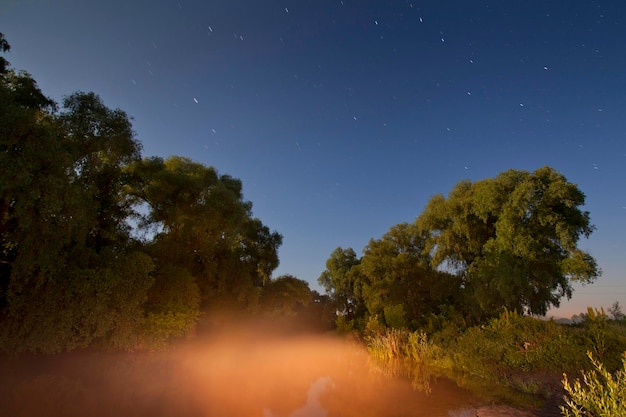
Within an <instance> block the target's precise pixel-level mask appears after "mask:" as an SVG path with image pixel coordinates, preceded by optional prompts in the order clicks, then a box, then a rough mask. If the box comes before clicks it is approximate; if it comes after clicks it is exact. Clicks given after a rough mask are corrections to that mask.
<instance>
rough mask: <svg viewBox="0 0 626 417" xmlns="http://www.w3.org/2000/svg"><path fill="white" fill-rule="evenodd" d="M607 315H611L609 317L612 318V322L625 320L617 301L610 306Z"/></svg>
mask: <svg viewBox="0 0 626 417" xmlns="http://www.w3.org/2000/svg"><path fill="white" fill-rule="evenodd" d="M609 314H610V315H611V317H613V320H624V319H625V318H626V316H625V315H624V313H623V312H622V306H621V305H620V303H619V301H615V302H614V303H613V304H611V307H610V308H609Z"/></svg>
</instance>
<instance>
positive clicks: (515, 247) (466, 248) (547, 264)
mask: <svg viewBox="0 0 626 417" xmlns="http://www.w3.org/2000/svg"><path fill="white" fill-rule="evenodd" d="M584 201H585V199H584V194H583V193H582V192H581V191H580V190H579V189H578V187H576V185H574V184H572V183H569V182H568V181H567V180H566V179H565V177H564V176H563V175H561V174H560V173H558V172H556V171H555V170H553V169H552V168H549V167H544V168H540V169H538V170H536V171H535V172H533V173H529V172H526V171H516V170H509V171H506V172H503V173H502V174H500V175H498V176H497V177H496V178H495V179H487V180H483V181H479V182H476V183H474V184H472V183H470V182H469V181H464V182H461V183H459V184H457V186H456V187H455V188H454V189H453V190H452V192H451V193H450V195H449V196H448V198H447V199H446V198H444V197H443V196H436V197H434V198H433V199H431V201H430V202H429V203H428V205H427V206H426V209H425V210H424V213H423V214H422V215H420V217H419V218H418V220H417V224H418V226H419V227H420V229H421V230H422V231H424V232H425V233H427V234H428V238H427V247H426V250H427V252H428V253H429V254H431V255H432V262H433V265H434V266H436V267H438V268H441V267H444V268H447V269H449V270H451V272H453V273H454V274H455V275H457V276H458V277H459V278H461V280H462V288H463V290H464V291H463V292H464V293H465V297H464V300H465V303H466V306H467V307H466V309H468V310H473V314H474V315H475V316H476V317H475V319H478V320H480V319H481V318H484V317H487V318H489V317H494V316H495V315H497V314H498V313H499V312H500V311H502V309H503V308H508V309H509V310H512V311H513V310H518V311H524V312H528V313H531V314H545V313H546V311H547V310H548V308H549V307H551V306H558V305H559V300H560V299H561V298H562V297H568V298H569V297H571V294H572V287H571V284H570V282H571V281H578V282H583V283H588V282H592V281H593V280H594V279H595V278H597V277H598V276H599V275H600V274H601V271H600V270H599V268H598V267H597V265H596V262H595V260H594V259H593V258H592V257H591V256H590V255H589V254H588V253H586V252H584V251H582V250H580V249H578V247H577V242H578V239H579V238H580V237H583V236H584V237H588V236H589V235H590V234H591V232H592V231H593V226H592V225H591V224H590V220H589V213H588V212H583V211H581V210H580V209H579V207H580V206H582V205H583V204H584Z"/></svg>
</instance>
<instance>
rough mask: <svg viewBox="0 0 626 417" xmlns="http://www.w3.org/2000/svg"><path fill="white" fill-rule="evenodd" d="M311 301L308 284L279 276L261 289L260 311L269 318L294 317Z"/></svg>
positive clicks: (287, 275) (294, 278) (289, 276)
mask: <svg viewBox="0 0 626 417" xmlns="http://www.w3.org/2000/svg"><path fill="white" fill-rule="evenodd" d="M312 301H313V293H312V292H311V289H310V288H309V284H308V282H306V281H304V280H301V279H298V278H296V277H294V276H293V275H289V274H286V275H281V276H279V277H277V278H275V279H272V280H270V281H269V282H267V283H266V284H265V286H264V287H263V293H262V296H261V309H262V311H263V312H264V313H265V314H268V315H270V316H294V315H296V314H297V313H298V311H299V310H301V309H302V307H306V306H308V305H309V304H310V303H311V302H312Z"/></svg>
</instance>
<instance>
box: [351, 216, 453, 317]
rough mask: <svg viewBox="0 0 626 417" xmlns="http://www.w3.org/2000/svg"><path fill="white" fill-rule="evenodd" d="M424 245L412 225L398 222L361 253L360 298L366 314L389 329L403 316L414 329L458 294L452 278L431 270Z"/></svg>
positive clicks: (441, 272)
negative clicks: (365, 308) (373, 316)
mask: <svg viewBox="0 0 626 417" xmlns="http://www.w3.org/2000/svg"><path fill="white" fill-rule="evenodd" d="M425 245H426V239H425V236H424V235H423V234H421V233H420V230H419V229H418V228H417V227H416V226H415V225H414V224H408V223H401V224H398V225H396V226H394V227H392V228H391V229H390V230H389V231H388V232H387V233H385V235H383V237H382V238H381V239H379V240H370V242H369V244H368V245H367V246H366V248H365V250H364V255H363V258H362V259H361V263H360V265H359V266H358V270H359V272H360V274H361V275H362V276H363V280H362V282H363V283H362V290H361V291H362V294H363V298H364V300H365V304H366V305H367V308H368V310H369V313H370V314H371V315H376V316H381V317H383V318H385V321H386V324H387V325H389V326H394V325H395V326H396V327H397V323H399V322H402V321H403V320H402V319H403V318H402V317H400V315H404V319H405V320H406V323H407V324H411V325H412V326H413V327H417V325H418V324H419V323H420V322H423V321H424V319H425V318H426V317H428V316H429V315H431V314H437V313H438V312H439V309H440V307H441V306H443V305H449V304H451V303H452V302H453V300H454V297H455V295H456V294H457V293H458V291H459V280H458V279H457V278H456V277H455V276H453V275H450V274H447V273H445V272H443V271H437V270H434V269H433V268H431V265H430V258H429V256H428V254H427V253H426V252H425V251H424V248H425ZM400 312H401V313H402V314H400ZM394 323H395V324H394Z"/></svg>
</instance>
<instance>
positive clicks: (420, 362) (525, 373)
mask: <svg viewBox="0 0 626 417" xmlns="http://www.w3.org/2000/svg"><path fill="white" fill-rule="evenodd" d="M369 329H370V331H369V332H368V334H366V335H365V341H366V344H367V347H368V350H369V352H370V354H371V355H372V356H373V357H374V358H377V359H378V360H381V361H387V362H389V363H391V362H393V361H394V360H395V361H396V362H398V361H399V362H401V363H402V367H403V368H404V369H405V371H406V374H407V375H409V376H411V375H412V376H413V378H414V379H417V380H418V381H419V380H420V379H419V378H415V375H416V371H415V368H416V367H422V368H424V369H429V370H430V372H434V373H438V374H444V375H446V376H448V377H452V378H453V379H455V380H457V381H459V382H460V383H462V384H464V385H472V384H476V381H485V382H488V383H491V384H495V385H496V386H500V387H505V388H508V389H513V390H515V391H516V392H518V393H521V394H532V395H541V396H542V397H544V398H549V397H555V396H558V397H559V398H560V397H561V396H562V394H563V392H564V391H563V386H562V383H561V380H562V379H563V374H564V373H566V374H567V375H568V376H570V377H571V378H575V377H577V376H580V375H581V372H582V371H589V370H591V369H593V363H592V361H591V360H590V359H589V357H588V355H587V353H588V352H590V353H591V354H592V355H593V357H594V358H595V359H596V360H598V361H600V362H602V363H603V364H604V366H605V368H606V369H607V370H608V371H609V372H615V371H617V370H619V369H620V368H621V367H622V357H623V352H624V351H626V321H624V320H619V321H616V320H608V319H607V317H606V315H604V314H602V312H597V311H590V314H588V317H587V319H586V320H585V321H584V322H583V323H579V324H576V325H564V324H558V323H556V322H554V321H545V320H539V319H536V318H532V317H528V316H521V315H519V314H517V313H512V312H504V313H503V314H501V315H500V317H499V318H496V319H493V320H491V321H490V322H489V323H487V324H485V325H482V326H477V327H470V328H465V329H463V328H459V327H458V326H455V325H452V324H450V323H445V322H441V323H439V324H438V325H437V326H433V328H431V329H430V330H429V331H421V332H420V331H416V332H409V331H407V330H402V329H381V328H376V326H369ZM394 366H397V364H396V365H394ZM423 379H424V378H423V377H422V380H423ZM421 383H422V384H424V383H423V382H421ZM418 385H419V383H418ZM470 388H471V387H470Z"/></svg>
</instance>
